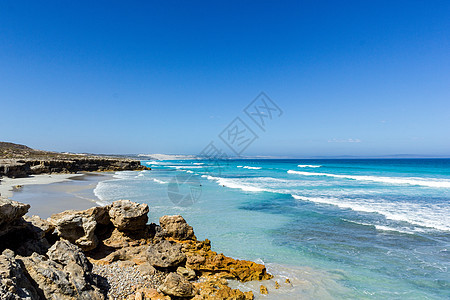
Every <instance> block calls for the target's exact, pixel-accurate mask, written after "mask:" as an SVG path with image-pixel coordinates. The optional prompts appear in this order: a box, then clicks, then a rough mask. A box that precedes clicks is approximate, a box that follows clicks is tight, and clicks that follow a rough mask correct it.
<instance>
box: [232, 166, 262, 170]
mask: <svg viewBox="0 0 450 300" xmlns="http://www.w3.org/2000/svg"><path fill="white" fill-rule="evenodd" d="M237 167H238V168H244V169H249V170H260V169H261V167H250V166H237Z"/></svg>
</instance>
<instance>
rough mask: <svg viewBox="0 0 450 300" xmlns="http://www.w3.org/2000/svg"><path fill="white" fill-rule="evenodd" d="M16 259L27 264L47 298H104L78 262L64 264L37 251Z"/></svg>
mask: <svg viewBox="0 0 450 300" xmlns="http://www.w3.org/2000/svg"><path fill="white" fill-rule="evenodd" d="M16 259H18V260H19V261H20V262H21V263H22V264H23V265H24V266H25V268H26V270H27V273H28V275H29V276H30V277H31V278H32V280H33V281H34V282H35V284H37V285H38V286H39V289H40V290H41V291H42V293H43V294H44V295H43V296H44V297H45V298H46V299H62V300H66V299H67V300H75V299H80V300H89V299H95V300H97V299H98V300H100V299H104V296H103V294H102V293H101V292H100V291H99V290H98V288H97V287H95V286H93V285H91V284H90V283H89V282H88V280H87V278H86V274H85V273H84V272H83V268H82V267H81V266H80V265H78V264H77V263H76V262H72V261H68V264H67V265H66V266H63V265H61V264H58V263H56V262H55V261H52V260H47V259H46V258H45V256H43V255H39V254H37V253H33V254H32V255H31V256H29V257H20V256H17V257H16Z"/></svg>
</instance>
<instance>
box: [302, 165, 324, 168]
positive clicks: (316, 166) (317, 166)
mask: <svg viewBox="0 0 450 300" xmlns="http://www.w3.org/2000/svg"><path fill="white" fill-rule="evenodd" d="M298 167H299V168H320V167H321V166H320V165H298Z"/></svg>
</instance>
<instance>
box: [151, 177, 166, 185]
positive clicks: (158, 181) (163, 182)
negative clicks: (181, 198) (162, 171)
mask: <svg viewBox="0 0 450 300" xmlns="http://www.w3.org/2000/svg"><path fill="white" fill-rule="evenodd" d="M153 181H154V182H156V183H159V184H166V183H167V182H165V181H163V180H159V179H156V178H153Z"/></svg>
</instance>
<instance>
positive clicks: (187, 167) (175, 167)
mask: <svg viewBox="0 0 450 300" xmlns="http://www.w3.org/2000/svg"><path fill="white" fill-rule="evenodd" d="M167 167H169V168H174V169H177V170H178V169H202V168H203V167H202V166H191V165H189V166H167Z"/></svg>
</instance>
